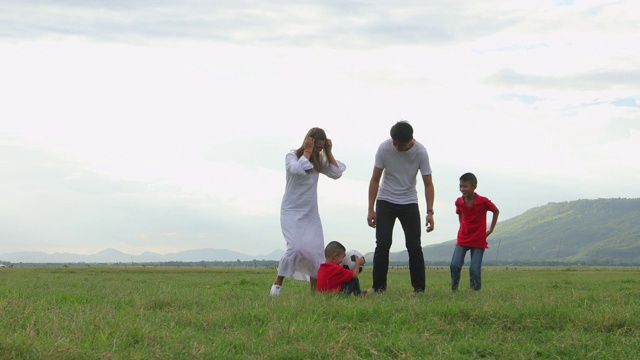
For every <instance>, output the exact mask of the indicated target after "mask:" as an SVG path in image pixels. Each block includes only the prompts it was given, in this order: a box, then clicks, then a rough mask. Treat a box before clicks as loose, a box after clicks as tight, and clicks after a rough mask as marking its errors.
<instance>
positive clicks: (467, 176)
mask: <svg viewBox="0 0 640 360" xmlns="http://www.w3.org/2000/svg"><path fill="white" fill-rule="evenodd" d="M460 181H466V182H468V183H471V185H478V179H477V178H476V176H475V175H473V174H472V173H465V174H462V176H460Z"/></svg>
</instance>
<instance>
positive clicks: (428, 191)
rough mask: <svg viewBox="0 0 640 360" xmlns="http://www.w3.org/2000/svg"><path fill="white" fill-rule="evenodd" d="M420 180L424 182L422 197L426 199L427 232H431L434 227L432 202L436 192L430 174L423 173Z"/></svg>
mask: <svg viewBox="0 0 640 360" xmlns="http://www.w3.org/2000/svg"><path fill="white" fill-rule="evenodd" d="M422 182H423V183H424V197H425V199H426V201H427V219H426V226H427V232H431V231H433V229H434V222H433V202H434V198H435V193H436V192H435V189H434V187H433V180H432V178H431V174H429V175H423V176H422Z"/></svg>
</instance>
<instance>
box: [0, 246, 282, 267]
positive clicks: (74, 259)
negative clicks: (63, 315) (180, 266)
mask: <svg viewBox="0 0 640 360" xmlns="http://www.w3.org/2000/svg"><path fill="white" fill-rule="evenodd" d="M282 254H284V251H282V250H275V251H273V252H271V253H269V254H267V255H256V256H251V255H247V254H243V253H240V252H237V251H231V250H225V249H196V250H186V251H181V252H177V253H169V254H158V253H154V252H144V253H142V254H140V255H130V254H126V253H123V252H120V251H118V250H115V249H106V250H103V251H100V252H99V253H96V254H91V255H78V254H71V253H53V254H47V253H44V252H37V251H27V252H16V253H9V254H2V255H0V260H3V261H10V262H13V263H89V264H93V263H106V264H112V263H132V262H134V263H154V262H200V261H237V260H240V261H251V260H279V259H280V257H281V256H282Z"/></svg>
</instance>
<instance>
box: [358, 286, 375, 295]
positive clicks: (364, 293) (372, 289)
mask: <svg viewBox="0 0 640 360" xmlns="http://www.w3.org/2000/svg"><path fill="white" fill-rule="evenodd" d="M375 292H376V289H374V288H370V289H367V290H365V291H363V292H362V293H360V294H361V295H362V296H367V295H371V294H375Z"/></svg>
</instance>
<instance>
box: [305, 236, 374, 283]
mask: <svg viewBox="0 0 640 360" xmlns="http://www.w3.org/2000/svg"><path fill="white" fill-rule="evenodd" d="M345 253H346V249H345V247H344V246H343V245H342V244H340V243H339V242H337V241H332V242H330V243H328V244H327V246H326V247H325V248H324V256H325V258H326V261H325V263H324V264H320V268H319V269H318V281H317V283H316V285H317V288H318V291H319V292H338V291H342V292H345V293H346V294H349V295H351V294H352V293H354V294H356V295H361V294H362V295H366V292H361V291H360V281H359V280H358V274H359V273H360V267H361V266H362V265H364V258H361V257H359V256H356V257H355V262H356V267H355V268H354V269H353V271H351V270H349V269H346V268H344V267H343V266H342V259H344V257H345Z"/></svg>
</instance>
